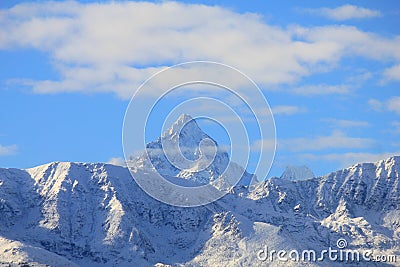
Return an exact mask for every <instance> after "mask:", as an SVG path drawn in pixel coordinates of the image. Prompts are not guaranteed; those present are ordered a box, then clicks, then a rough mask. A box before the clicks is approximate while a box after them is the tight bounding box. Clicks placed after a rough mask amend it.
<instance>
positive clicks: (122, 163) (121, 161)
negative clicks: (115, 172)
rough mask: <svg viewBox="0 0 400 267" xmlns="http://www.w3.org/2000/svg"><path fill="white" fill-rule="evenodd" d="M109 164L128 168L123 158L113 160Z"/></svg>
mask: <svg viewBox="0 0 400 267" xmlns="http://www.w3.org/2000/svg"><path fill="white" fill-rule="evenodd" d="M107 163H108V164H112V165H116V166H122V167H125V166H126V162H125V160H124V159H123V158H121V157H114V158H111V159H110V160H109V161H108V162H107Z"/></svg>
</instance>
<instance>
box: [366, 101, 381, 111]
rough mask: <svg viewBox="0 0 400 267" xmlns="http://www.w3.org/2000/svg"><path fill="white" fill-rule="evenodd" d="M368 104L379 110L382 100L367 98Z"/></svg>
mask: <svg viewBox="0 0 400 267" xmlns="http://www.w3.org/2000/svg"><path fill="white" fill-rule="evenodd" d="M368 105H369V106H370V107H371V108H372V109H373V110H375V111H381V110H382V107H383V104H382V102H381V101H379V100H376V99H370V100H368Z"/></svg>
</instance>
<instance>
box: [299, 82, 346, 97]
mask: <svg viewBox="0 0 400 267" xmlns="http://www.w3.org/2000/svg"><path fill="white" fill-rule="evenodd" d="M291 92H293V93H295V94H299V95H304V96H313V95H328V94H347V93H349V92H350V86H348V85H327V84H317V85H306V86H301V87H296V88H294V89H292V90H291Z"/></svg>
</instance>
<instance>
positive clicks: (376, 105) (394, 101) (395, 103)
mask: <svg viewBox="0 0 400 267" xmlns="http://www.w3.org/2000/svg"><path fill="white" fill-rule="evenodd" d="M368 104H369V106H370V107H371V108H372V109H373V110H375V111H382V110H389V111H393V112H395V113H397V114H399V115H400V96H393V97H391V98H390V99H388V100H386V101H379V100H377V99H370V100H369V101H368Z"/></svg>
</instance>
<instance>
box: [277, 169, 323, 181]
mask: <svg viewBox="0 0 400 267" xmlns="http://www.w3.org/2000/svg"><path fill="white" fill-rule="evenodd" d="M314 177H315V175H314V173H313V172H312V170H311V169H310V168H308V167H307V166H305V165H303V166H294V165H289V166H287V167H286V169H285V171H284V172H283V173H282V175H281V179H285V180H292V181H297V180H306V179H310V178H314Z"/></svg>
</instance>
